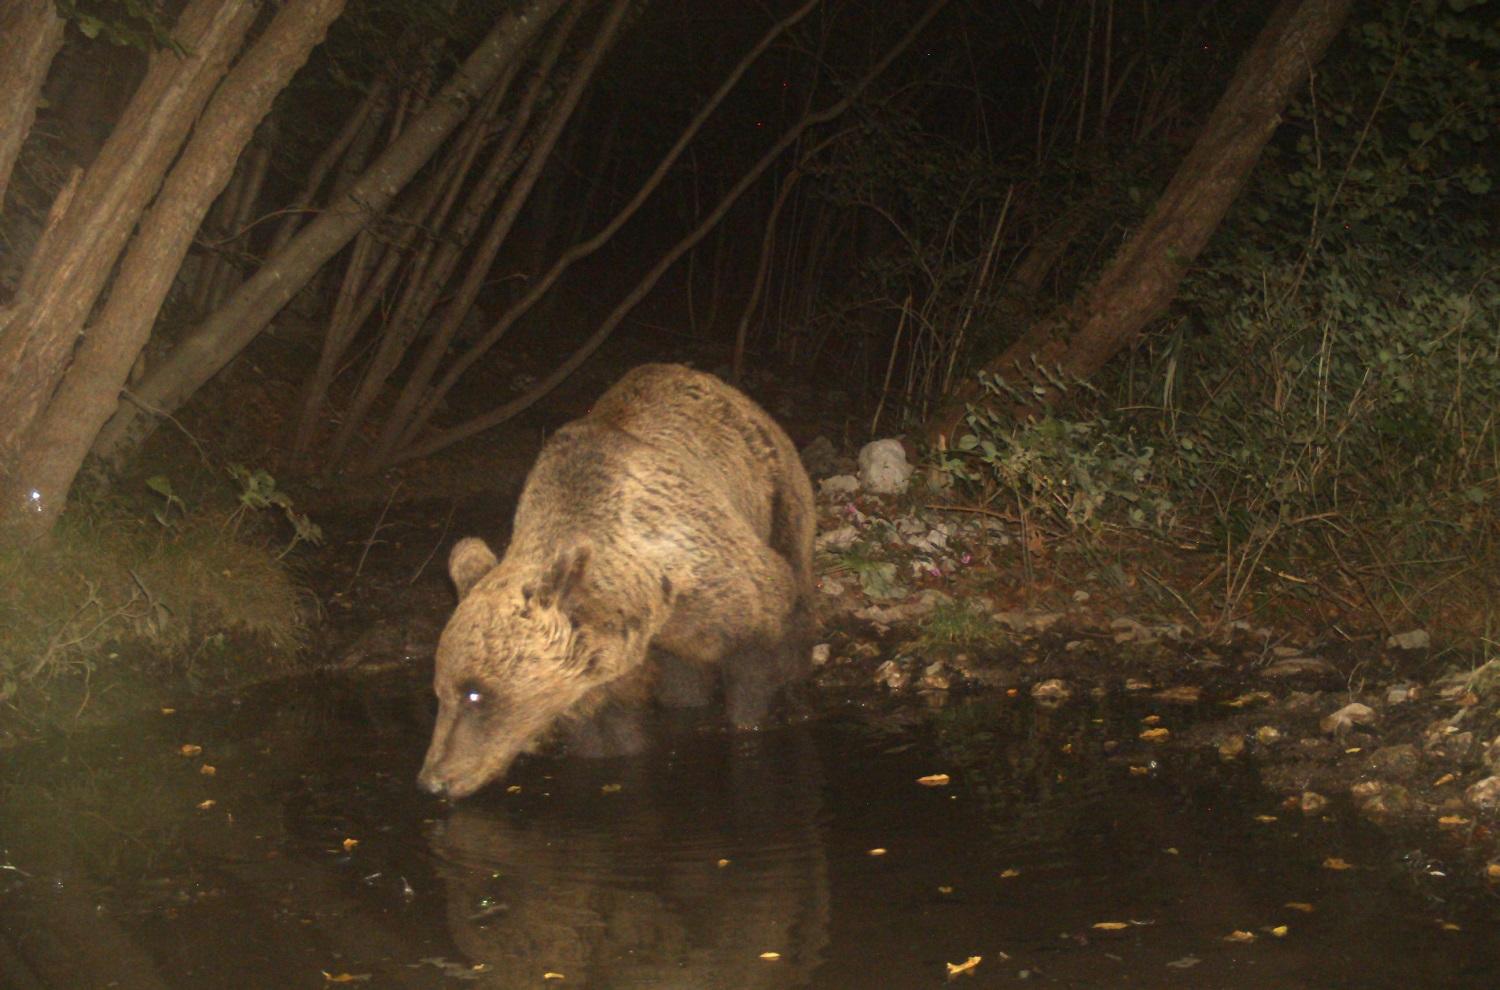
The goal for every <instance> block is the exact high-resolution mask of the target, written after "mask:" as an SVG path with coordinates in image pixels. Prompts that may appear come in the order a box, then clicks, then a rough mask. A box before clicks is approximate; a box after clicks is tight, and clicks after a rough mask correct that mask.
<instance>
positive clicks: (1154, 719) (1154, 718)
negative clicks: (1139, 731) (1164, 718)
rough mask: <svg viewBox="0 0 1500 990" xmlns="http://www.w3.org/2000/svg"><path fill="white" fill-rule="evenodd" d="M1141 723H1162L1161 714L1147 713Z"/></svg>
mask: <svg viewBox="0 0 1500 990" xmlns="http://www.w3.org/2000/svg"><path fill="white" fill-rule="evenodd" d="M1141 723H1142V724H1144V725H1160V724H1161V716H1160V715H1147V716H1146V717H1145V718H1143V719H1141Z"/></svg>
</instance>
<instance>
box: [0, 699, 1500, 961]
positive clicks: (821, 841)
mask: <svg viewBox="0 0 1500 990" xmlns="http://www.w3.org/2000/svg"><path fill="white" fill-rule="evenodd" d="M1140 714H1141V713H1140V712H1137V711H1132V710H1129V709H1127V708H1114V707H1111V706H1110V705H1109V704H1107V703H1105V704H1100V705H1096V706H1094V707H1087V706H1074V707H1070V708H1065V709H1063V710H1060V711H1056V712H1048V711H1039V710H1036V709H1034V708H1032V707H1030V706H1029V705H1027V704H1025V703H1023V702H1021V701H1005V700H996V701H988V702H980V703H975V704H972V705H969V706H967V707H962V708H960V709H959V710H957V711H956V712H953V713H950V714H948V715H946V716H944V717H943V718H942V719H940V720H939V723H938V726H937V728H925V729H922V730H918V731H914V732H910V733H903V732H898V731H895V730H891V729H888V728H884V729H883V728H878V727H877V726H880V725H882V724H883V723H882V720H881V719H880V718H879V717H876V715H875V714H872V713H870V712H868V711H864V710H862V709H855V708H852V707H851V708H849V709H848V710H842V711H841V710H839V709H838V708H837V706H834V711H832V712H831V713H828V714H826V715H824V716H822V717H819V718H818V719H815V720H814V721H812V722H809V723H806V724H802V725H797V726H792V727H788V728H785V729H781V730H777V731H774V732H768V733H764V734H761V735H754V736H745V735H739V736H734V735H730V734H726V733H724V732H722V731H720V729H719V728H718V726H717V722H716V720H715V719H713V718H712V717H695V716H693V715H691V714H689V715H686V716H682V717H674V718H672V719H671V720H669V721H668V722H666V723H664V724H663V725H662V726H660V727H659V731H658V736H659V745H658V746H657V748H656V749H655V750H653V752H651V753H649V754H647V755H646V756H643V757H641V758H638V759H632V760H615V761H582V760H569V759H566V758H534V759H531V760H529V761H526V762H524V763H523V764H521V765H519V766H518V767H517V769H516V770H515V771H514V772H513V773H512V775H511V776H510V777H509V778H508V779H507V780H506V781H505V782H504V783H503V784H501V785H497V786H493V787H491V788H490V789H488V790H487V791H485V792H484V793H482V794H481V795H479V796H477V797H475V798H473V799H471V800H469V801H467V802H461V803H459V804H456V805H447V804H444V803H442V802H439V801H437V800H434V799H432V798H430V797H427V796H426V795H423V794H421V793H419V792H418V791H417V790H416V788H415V786H414V783H413V778H414V777H415V774H416V770H417V767H418V765H419V763H420V760H421V756H422V752H423V749H424V747H425V745H426V735H427V732H428V730H429V727H430V717H431V716H430V702H429V701H428V698H427V691H426V688H425V686H424V685H423V684H421V683H419V682H418V681H417V680H415V679H414V678H412V677H410V676H406V675H402V676H391V677H386V678H384V679H377V680H370V679H361V680H338V679H323V680H314V681H301V682H295V683H289V684H281V685H275V686H270V687H267V688H264V689H262V690H259V691H256V692H253V693H250V694H248V695H246V696H245V697H244V699H243V700H242V701H241V702H238V703H234V704H230V703H222V704H215V705H209V706H204V707H201V708H195V709H192V710H187V709H185V710H182V711H177V712H172V713H164V714H159V715H158V714H153V715H151V716H150V717H147V718H145V719H143V720H142V721H141V722H140V723H139V724H136V725H132V726H128V727H124V728H121V729H118V730H114V731H111V732H107V733H99V734H94V735H90V736H82V737H74V738H71V739H67V740H62V741H58V742H56V743H54V744H51V745H47V746H38V747H35V748H33V749H30V750H27V751H24V752H14V753H9V754H6V755H5V756H4V757H0V801H3V804H0V867H3V869H0V975H3V979H0V986H4V987H18V988H30V987H59V988H61V987H67V988H74V987H95V986H99V987H104V986H117V987H125V988H137V987H174V988H175V987H184V988H186V987H193V988H201V987H226V988H227V987H235V988H243V987H289V988H295V987H328V986H332V985H336V984H341V983H344V982H349V983H351V984H352V985H356V986H371V987H465V986H474V987H498V988H509V987H532V986H535V987H541V986H553V987H604V988H633V987H666V988H677V987H681V988H721V987H722V988H742V987H743V988H762V987H764V988H775V987H826V988H870V987H894V988H904V987H936V986H942V985H945V983H946V982H947V980H948V978H949V977H948V967H949V964H955V965H959V964H963V963H965V962H966V961H967V960H969V959H970V958H971V957H974V956H978V957H980V961H979V962H978V963H977V964H975V965H974V966H973V967H972V968H971V969H970V970H969V971H968V972H966V973H962V974H960V975H958V976H956V977H954V978H953V985H955V986H961V987H970V988H982V987H1001V986H1003V987H1011V986H1052V987H1104V986H1120V987H1205V988H1210V987H1212V988H1239V987H1244V988H1250V987H1255V988H1266V987H1281V988H1303V987H1306V988H1314V987H1316V988H1323V987H1372V988H1378V987H1392V988H1394V987H1410V986H1422V987H1443V986H1453V987H1486V988H1492V987H1494V986H1496V985H1500V975H1497V974H1500V940H1497V939H1495V938H1494V937H1493V934H1494V932H1495V930H1496V926H1497V923H1500V910H1497V908H1496V905H1495V902H1494V901H1493V900H1487V899H1486V898H1484V897H1483V896H1482V895H1478V894H1474V893H1472V892H1471V893H1469V894H1461V893H1460V892H1458V891H1450V890H1449V889H1448V888H1449V887H1450V886H1453V885H1455V881H1445V880H1442V879H1438V878H1434V877H1431V876H1428V875H1426V874H1427V873H1428V872H1429V871H1430V870H1431V869H1432V867H1431V865H1430V864H1428V863H1426V862H1424V861H1420V860H1418V859H1416V858H1415V857H1404V856H1403V853H1402V849H1401V846H1400V843H1399V842H1393V841H1392V840H1389V839H1388V838H1386V837H1384V836H1381V835H1378V834H1376V833H1374V832H1373V831H1367V830H1364V829H1361V828H1360V827H1359V826H1357V825H1354V824H1351V823H1348V822H1346V821H1344V820H1342V819H1338V818H1332V819H1329V820H1311V821H1309V820H1304V819H1303V818H1302V817H1301V816H1300V815H1299V814H1296V813H1293V812H1288V811H1285V810H1283V809H1281V808H1279V807H1277V806H1276V804H1275V802H1274V800H1273V799H1272V798H1271V797H1270V796H1269V795H1266V794H1265V793H1263V792H1261V791H1259V790H1258V789H1257V788H1256V787H1255V786H1254V784H1253V782H1252V781H1251V780H1250V779H1249V776H1248V775H1246V774H1244V773H1243V772H1242V771H1241V772H1236V771H1235V770H1234V768H1229V769H1227V770H1226V769H1225V768H1221V767H1219V766H1218V765H1217V763H1216V762H1213V761H1206V762H1203V763H1199V762H1195V761H1194V760H1193V759H1191V758H1179V759H1178V760H1177V762H1168V763H1166V764H1161V763H1157V762H1154V761H1153V755H1154V754H1153V753H1151V752H1149V751H1147V750H1146V749H1145V747H1144V746H1143V745H1140V744H1136V743H1135V742H1134V740H1135V737H1136V733H1137V731H1138V719H1139V717H1140ZM1110 740H1122V741H1126V742H1123V743H1122V745H1121V747H1120V748H1118V749H1116V748H1114V747H1113V746H1107V745H1106V744H1107V743H1109V742H1110ZM935 773H947V774H949V776H950V782H949V783H948V784H947V786H935V787H929V786H923V785H920V784H918V783H917V782H916V781H917V778H919V777H923V776H926V775H930V774H935ZM875 850H883V853H880V854H875V853H874V851H875ZM1331 857H1334V858H1337V859H1338V860H1342V861H1343V862H1344V863H1347V864H1348V865H1349V866H1350V868H1349V869H1343V870H1336V869H1330V868H1328V866H1327V865H1325V864H1326V863H1327V862H1328V861H1329V860H1330V858H1331ZM1289 905H1290V906H1289ZM1100 925H1104V926H1106V927H1098V926H1100ZM1282 926H1285V927H1284V929H1283V927H1282ZM1237 932H1238V933H1245V934H1240V935H1235V934H1234V933H1237ZM1251 938H1253V941H1252V940H1249V939H1251ZM1236 939H1241V940H1236Z"/></svg>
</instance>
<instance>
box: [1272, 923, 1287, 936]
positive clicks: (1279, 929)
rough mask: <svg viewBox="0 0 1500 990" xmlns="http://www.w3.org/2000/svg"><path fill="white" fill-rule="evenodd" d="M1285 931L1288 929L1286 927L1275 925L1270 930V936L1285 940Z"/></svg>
mask: <svg viewBox="0 0 1500 990" xmlns="http://www.w3.org/2000/svg"><path fill="white" fill-rule="evenodd" d="M1287 931H1288V929H1287V927H1286V925H1277V926H1276V927H1275V928H1272V929H1271V934H1272V935H1275V936H1276V937H1277V938H1286V933H1287Z"/></svg>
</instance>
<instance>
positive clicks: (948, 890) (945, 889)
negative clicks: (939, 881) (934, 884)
mask: <svg viewBox="0 0 1500 990" xmlns="http://www.w3.org/2000/svg"><path fill="white" fill-rule="evenodd" d="M938 893H939V894H951V893H953V888H952V887H946V886H944V887H939V888H938Z"/></svg>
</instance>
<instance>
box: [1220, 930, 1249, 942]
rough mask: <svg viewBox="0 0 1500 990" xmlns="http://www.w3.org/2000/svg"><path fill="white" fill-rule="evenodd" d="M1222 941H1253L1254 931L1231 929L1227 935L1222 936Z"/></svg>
mask: <svg viewBox="0 0 1500 990" xmlns="http://www.w3.org/2000/svg"><path fill="white" fill-rule="evenodd" d="M1224 941H1226V942H1246V943H1248V942H1254V941H1255V933H1254V932H1247V931H1245V930H1244V929H1242V928H1236V929H1235V930H1234V931H1232V932H1230V933H1229V934H1228V935H1225V936H1224Z"/></svg>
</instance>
